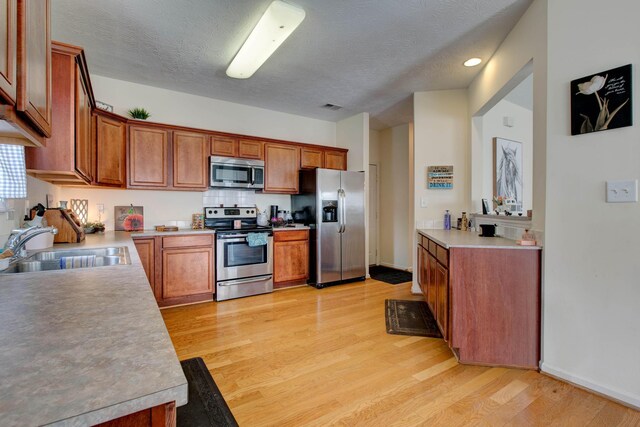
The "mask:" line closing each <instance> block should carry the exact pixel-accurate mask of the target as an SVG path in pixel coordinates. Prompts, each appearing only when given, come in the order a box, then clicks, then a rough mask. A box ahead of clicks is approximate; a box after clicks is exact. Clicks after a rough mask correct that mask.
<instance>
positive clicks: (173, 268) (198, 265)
mask: <svg viewBox="0 0 640 427" xmlns="http://www.w3.org/2000/svg"><path fill="white" fill-rule="evenodd" d="M213 278H214V264H213V247H209V248H204V247H203V248H170V249H163V251H162V298H163V299H171V298H180V297H189V296H193V295H198V294H211V295H213V280H214V279H213Z"/></svg>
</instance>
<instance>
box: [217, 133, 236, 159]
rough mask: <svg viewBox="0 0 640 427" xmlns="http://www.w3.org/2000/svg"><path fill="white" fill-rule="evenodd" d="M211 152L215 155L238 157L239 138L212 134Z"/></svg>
mask: <svg viewBox="0 0 640 427" xmlns="http://www.w3.org/2000/svg"><path fill="white" fill-rule="evenodd" d="M211 154H213V155H214V156H224V157H236V156H237V155H238V140H237V139H235V138H228V137H226V136H212V137H211Z"/></svg>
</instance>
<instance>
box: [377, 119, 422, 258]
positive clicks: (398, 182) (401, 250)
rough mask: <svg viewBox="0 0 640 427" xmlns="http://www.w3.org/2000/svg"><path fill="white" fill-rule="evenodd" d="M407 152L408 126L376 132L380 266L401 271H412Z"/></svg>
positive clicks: (409, 132)
mask: <svg viewBox="0 0 640 427" xmlns="http://www.w3.org/2000/svg"><path fill="white" fill-rule="evenodd" d="M410 151H411V127H410V125H409V124H406V125H400V126H396V127H393V128H389V129H384V130H382V131H380V132H379V140H378V155H379V162H378V164H379V167H378V175H379V178H378V182H379V186H380V187H379V195H380V202H379V206H380V211H379V222H380V229H379V236H378V240H379V244H378V246H379V252H378V253H379V263H380V265H385V266H387V267H393V268H398V269H403V270H408V269H411V254H412V253H413V239H412V237H411V236H412V235H413V232H414V228H413V218H412V217H413V211H412V209H410V199H411V182H412V177H413V174H412V172H411V168H410V163H411V158H410Z"/></svg>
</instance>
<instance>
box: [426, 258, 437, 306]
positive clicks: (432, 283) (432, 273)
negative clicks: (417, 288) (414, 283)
mask: <svg viewBox="0 0 640 427" xmlns="http://www.w3.org/2000/svg"><path fill="white" fill-rule="evenodd" d="M424 252H425V258H426V261H425V264H426V269H427V274H426V278H425V281H426V286H425V287H426V288H427V304H429V308H431V313H433V317H437V316H438V313H437V310H436V306H437V299H438V287H437V285H436V264H437V262H436V258H435V257H434V256H433V255H431V254H429V253H427V251H426V250H425V251H424Z"/></svg>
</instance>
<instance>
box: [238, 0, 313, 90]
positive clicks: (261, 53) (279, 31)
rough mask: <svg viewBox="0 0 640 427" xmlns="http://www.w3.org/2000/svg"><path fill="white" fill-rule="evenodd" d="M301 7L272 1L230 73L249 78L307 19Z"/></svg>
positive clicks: (278, 0) (245, 43) (276, 0)
mask: <svg viewBox="0 0 640 427" xmlns="http://www.w3.org/2000/svg"><path fill="white" fill-rule="evenodd" d="M304 16H305V12H304V10H303V9H301V8H300V7H298V6H294V5H292V4H289V3H285V2H283V1H281V0H275V1H274V2H272V3H271V4H270V5H269V7H268V8H267V10H266V11H265V12H264V15H262V18H260V20H259V21H258V23H257V24H256V26H255V28H254V29H253V31H251V34H249V37H248V38H247V40H246V41H245V42H244V44H243V45H242V47H241V48H240V51H238V53H237V54H236V56H235V58H233V61H231V64H230V65H229V68H227V76H229V77H233V78H235V79H248V78H249V77H251V76H252V75H253V73H255V72H256V71H257V70H258V68H260V67H261V66H262V64H264V62H265V61H266V60H267V59H269V57H270V56H271V54H273V52H275V51H276V49H277V48H278V47H279V46H280V45H281V44H282V42H284V41H285V40H286V38H287V37H289V35H291V33H292V32H293V30H295V29H296V28H297V27H298V25H300V23H301V22H302V20H303V19H304Z"/></svg>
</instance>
